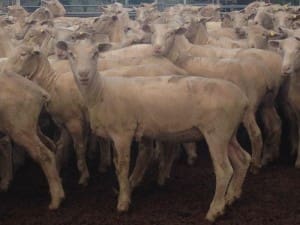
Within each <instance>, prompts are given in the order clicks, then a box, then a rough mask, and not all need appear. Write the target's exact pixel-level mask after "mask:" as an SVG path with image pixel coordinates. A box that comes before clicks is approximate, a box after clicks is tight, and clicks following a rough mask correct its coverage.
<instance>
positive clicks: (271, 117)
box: [261, 106, 281, 165]
mask: <svg viewBox="0 0 300 225" xmlns="http://www.w3.org/2000/svg"><path fill="white" fill-rule="evenodd" d="M261 113H262V119H263V122H264V126H265V128H266V138H265V141H264V149H263V158H262V165H267V164H268V163H270V162H272V161H274V160H275V159H277V158H278V157H279V153H280V152H279V147H280V136H281V120H280V117H279V116H278V114H277V111H276V109H275V107H274V106H265V107H263V108H262V112H261Z"/></svg>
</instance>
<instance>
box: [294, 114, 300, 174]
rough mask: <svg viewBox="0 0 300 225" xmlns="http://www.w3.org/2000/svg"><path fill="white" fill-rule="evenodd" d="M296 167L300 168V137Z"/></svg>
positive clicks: (299, 132)
mask: <svg viewBox="0 0 300 225" xmlns="http://www.w3.org/2000/svg"><path fill="white" fill-rule="evenodd" d="M297 121H298V123H299V118H298V120H297ZM298 127H299V128H298V129H299V130H298V134H300V126H299V125H298ZM295 167H296V168H298V169H300V138H299V139H298V153H297V159H296V162H295Z"/></svg>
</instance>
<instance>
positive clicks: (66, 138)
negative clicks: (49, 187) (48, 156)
mask: <svg viewBox="0 0 300 225" xmlns="http://www.w3.org/2000/svg"><path fill="white" fill-rule="evenodd" d="M70 143H71V139H70V135H69V133H68V131H67V130H66V129H65V128H63V127H62V128H61V129H60V136H59V139H58V141H57V142H56V146H57V151H56V155H55V157H56V167H57V170H58V172H60V170H61V168H62V167H63V165H64V164H65V163H67V158H68V146H70Z"/></svg>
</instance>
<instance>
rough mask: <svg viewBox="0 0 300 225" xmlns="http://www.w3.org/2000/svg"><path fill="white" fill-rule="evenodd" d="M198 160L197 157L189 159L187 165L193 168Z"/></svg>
mask: <svg viewBox="0 0 300 225" xmlns="http://www.w3.org/2000/svg"><path fill="white" fill-rule="evenodd" d="M196 159H197V157H193V158H190V159H188V160H187V164H188V165H189V166H193V165H194V164H195V161H196Z"/></svg>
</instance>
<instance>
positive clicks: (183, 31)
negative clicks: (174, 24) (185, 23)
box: [175, 27, 187, 35]
mask: <svg viewBox="0 0 300 225" xmlns="http://www.w3.org/2000/svg"><path fill="white" fill-rule="evenodd" d="M186 31H187V29H186V28H185V27H180V28H178V29H176V31H175V34H178V35H181V34H184V33H185V32H186Z"/></svg>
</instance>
